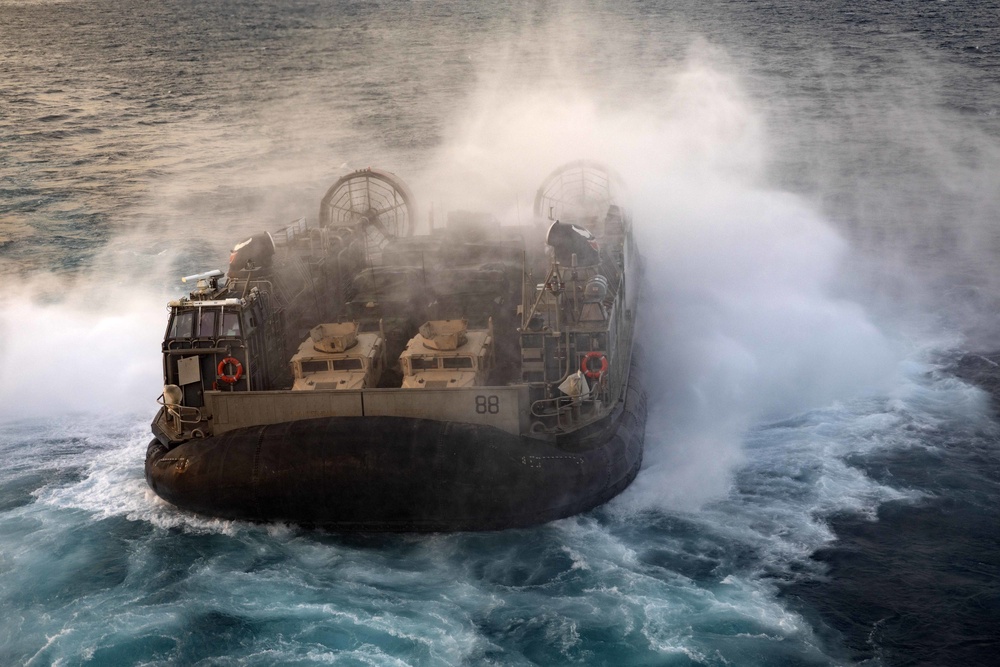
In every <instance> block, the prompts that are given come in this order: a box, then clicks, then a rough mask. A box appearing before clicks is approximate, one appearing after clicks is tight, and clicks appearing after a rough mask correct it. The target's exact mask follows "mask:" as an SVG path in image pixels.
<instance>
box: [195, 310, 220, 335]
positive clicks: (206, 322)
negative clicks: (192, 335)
mask: <svg viewBox="0 0 1000 667" xmlns="http://www.w3.org/2000/svg"><path fill="white" fill-rule="evenodd" d="M218 314H219V311H217V310H215V309H208V308H203V309H202V311H201V318H200V320H199V322H198V336H200V337H201V338H213V337H214V336H215V318H216V317H217V316H218Z"/></svg>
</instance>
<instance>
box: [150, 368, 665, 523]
mask: <svg viewBox="0 0 1000 667" xmlns="http://www.w3.org/2000/svg"><path fill="white" fill-rule="evenodd" d="M632 375H633V382H634V383H635V384H638V382H637V381H636V380H635V374H634V373H633V374H632ZM645 422H646V400H645V395H644V393H643V392H642V390H641V388H639V387H637V386H633V385H632V384H631V383H630V386H629V388H628V391H627V397H626V400H625V401H624V402H623V403H621V404H619V406H618V407H617V408H616V409H615V410H614V411H613V412H612V413H611V414H610V415H609V416H608V417H606V418H605V419H603V420H601V421H600V422H598V423H596V424H593V425H591V426H589V427H588V428H586V429H584V430H582V431H580V432H577V433H574V434H570V435H567V436H563V437H561V438H558V439H556V440H555V441H552V442H548V441H542V440H537V439H532V438H526V437H520V436H515V435H511V434H509V433H506V432H503V431H500V430H497V429H495V428H492V427H488V426H478V425H472V424H462V423H454V422H438V421H431V420H424V419H408V418H401V417H329V418H321V419H309V420H302V421H295V422H287V423H282V424H272V425H268V426H257V427H251V428H244V429H239V430H235V431H231V432H228V433H225V434H223V435H220V436H217V437H210V438H204V439H199V440H191V441H188V442H185V443H183V444H181V445H178V446H176V447H173V448H170V449H168V447H167V446H165V445H164V444H162V443H160V442H159V441H158V440H153V442H152V443H150V445H149V449H148V451H147V454H146V480H147V482H148V483H149V486H150V487H151V488H152V489H153V491H154V492H156V494H157V495H159V496H160V497H161V498H163V499H164V500H166V501H168V502H170V503H172V504H174V505H176V506H177V507H180V508H183V509H185V510H189V511H192V512H195V513H198V514H203V515H208V516H213V517H221V518H226V519H244V520H251V521H286V522H292V523H298V524H304V525H312V526H322V527H326V528H330V529H333V530H338V531H365V532H376V531H393V532H407V531H456V530H498V529H502V528H512V527H521V526H529V525H533V524H538V523H543V522H546V521H552V520H554V519H559V518H563V517H566V516H571V515H573V514H577V513H580V512H583V511H586V510H588V509H591V508H593V507H595V506H597V505H600V504H602V503H604V502H607V501H608V500H610V499H611V498H613V497H614V496H615V495H617V494H618V493H620V492H621V491H622V490H623V489H624V488H625V487H627V486H628V485H629V483H630V482H631V481H632V480H633V479H634V478H635V476H636V474H637V473H638V471H639V466H640V464H641V463H642V449H643V438H644V430H645Z"/></svg>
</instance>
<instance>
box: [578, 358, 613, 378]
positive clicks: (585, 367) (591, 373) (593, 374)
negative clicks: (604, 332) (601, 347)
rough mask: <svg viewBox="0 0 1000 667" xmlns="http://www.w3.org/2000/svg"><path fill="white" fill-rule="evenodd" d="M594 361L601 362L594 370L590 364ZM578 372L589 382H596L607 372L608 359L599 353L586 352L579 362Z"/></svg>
mask: <svg viewBox="0 0 1000 667" xmlns="http://www.w3.org/2000/svg"><path fill="white" fill-rule="evenodd" d="M595 359H597V360H599V361H600V362H601V365H600V368H595V367H594V365H593V364H592V363H591V362H592V361H594V360H595ZM580 370H581V371H583V374H584V375H586V376H587V377H588V378H590V379H591V380H596V379H597V378H599V377H601V376H602V375H604V374H605V373H607V372H608V358H607V357H605V356H604V354H603V353H601V352H588V353H587V354H585V355H583V361H582V362H580Z"/></svg>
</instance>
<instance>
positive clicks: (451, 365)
mask: <svg viewBox="0 0 1000 667" xmlns="http://www.w3.org/2000/svg"><path fill="white" fill-rule="evenodd" d="M443 361H444V367H445V368H448V369H455V368H472V357H445V358H444V359H443Z"/></svg>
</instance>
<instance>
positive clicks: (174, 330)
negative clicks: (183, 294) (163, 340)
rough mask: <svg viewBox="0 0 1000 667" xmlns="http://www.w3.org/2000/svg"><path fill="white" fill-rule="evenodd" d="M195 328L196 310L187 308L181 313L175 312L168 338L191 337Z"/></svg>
mask: <svg viewBox="0 0 1000 667" xmlns="http://www.w3.org/2000/svg"><path fill="white" fill-rule="evenodd" d="M193 329H194V311H193V310H187V311H184V312H181V313H174V320H173V322H171V323H170V335H169V336H168V338H190V337H191V334H192V333H193Z"/></svg>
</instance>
